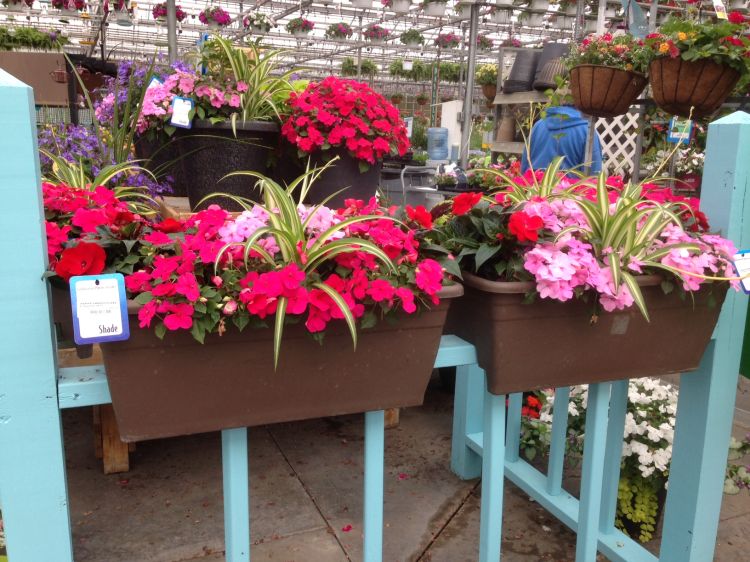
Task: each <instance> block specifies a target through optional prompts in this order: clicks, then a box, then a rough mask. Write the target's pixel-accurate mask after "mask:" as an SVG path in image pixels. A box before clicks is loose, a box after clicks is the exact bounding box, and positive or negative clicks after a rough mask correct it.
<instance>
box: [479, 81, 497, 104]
mask: <svg viewBox="0 0 750 562" xmlns="http://www.w3.org/2000/svg"><path fill="white" fill-rule="evenodd" d="M482 93H483V94H484V97H485V98H487V99H488V100H489V101H492V100H494V99H495V96H496V95H497V84H482Z"/></svg>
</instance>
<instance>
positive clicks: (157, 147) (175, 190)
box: [133, 129, 187, 197]
mask: <svg viewBox="0 0 750 562" xmlns="http://www.w3.org/2000/svg"><path fill="white" fill-rule="evenodd" d="M181 138H182V129H177V131H176V132H175V134H174V135H173V136H172V138H167V137H166V136H164V135H160V136H159V137H157V138H156V139H150V138H148V137H146V136H143V137H138V138H136V139H135V142H134V143H133V144H134V146H135V155H136V157H137V158H138V159H139V160H144V162H141V163H140V166H142V167H143V168H145V169H147V170H148V171H149V172H151V173H152V174H154V175H155V176H156V177H157V179H161V178H162V177H163V176H165V175H166V176H170V177H171V178H172V195H173V196H174V197H187V176H186V175H185V173H184V170H183V168H182V156H181V153H180V147H179V144H180V139H181Z"/></svg>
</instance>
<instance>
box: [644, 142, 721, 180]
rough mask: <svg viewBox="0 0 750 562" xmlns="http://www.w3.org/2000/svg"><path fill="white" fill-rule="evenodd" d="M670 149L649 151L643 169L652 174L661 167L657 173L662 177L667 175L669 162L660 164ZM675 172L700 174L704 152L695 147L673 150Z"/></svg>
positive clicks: (667, 155)
mask: <svg viewBox="0 0 750 562" xmlns="http://www.w3.org/2000/svg"><path fill="white" fill-rule="evenodd" d="M671 152H672V151H671V150H666V149H662V150H658V151H656V152H655V153H653V152H652V153H650V154H649V156H648V157H647V162H644V165H643V167H644V169H645V170H646V172H647V174H648V175H649V176H653V174H655V173H656V170H657V169H658V168H659V167H661V170H660V173H659V175H660V176H662V177H666V176H669V164H665V165H664V166H662V163H663V162H665V161H666V160H667V159H668V158H669V155H670V153H671ZM674 158H675V168H674V171H675V174H679V175H682V174H700V173H702V172H703V165H704V163H705V160H706V154H705V153H704V152H703V151H701V150H698V149H697V148H695V147H692V146H691V147H688V148H679V149H677V151H676V152H675V155H674Z"/></svg>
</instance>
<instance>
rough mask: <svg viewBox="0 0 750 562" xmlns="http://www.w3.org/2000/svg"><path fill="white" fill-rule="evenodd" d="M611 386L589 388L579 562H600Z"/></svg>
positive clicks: (607, 384) (605, 384)
mask: <svg viewBox="0 0 750 562" xmlns="http://www.w3.org/2000/svg"><path fill="white" fill-rule="evenodd" d="M611 386H612V385H611V384H610V383H596V384H591V385H589V395H588V404H587V406H586V437H585V438H584V443H583V468H582V469H581V501H580V504H579V506H578V537H577V540H576V562H595V561H596V551H597V543H598V540H599V513H600V511H601V499H602V480H603V472H604V452H605V450H606V444H607V414H608V406H609V393H610V388H611Z"/></svg>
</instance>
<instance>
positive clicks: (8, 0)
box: [3, 0, 34, 12]
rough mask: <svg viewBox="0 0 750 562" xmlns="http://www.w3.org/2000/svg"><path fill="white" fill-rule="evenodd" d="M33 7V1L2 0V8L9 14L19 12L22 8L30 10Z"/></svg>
mask: <svg viewBox="0 0 750 562" xmlns="http://www.w3.org/2000/svg"><path fill="white" fill-rule="evenodd" d="M33 5H34V0H3V6H5V7H6V8H7V9H8V10H9V11H11V12H20V11H22V10H23V9H24V8H31V7H32V6H33Z"/></svg>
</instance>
